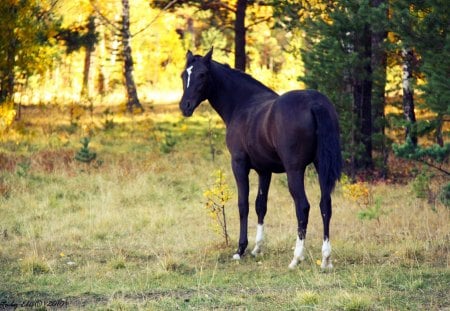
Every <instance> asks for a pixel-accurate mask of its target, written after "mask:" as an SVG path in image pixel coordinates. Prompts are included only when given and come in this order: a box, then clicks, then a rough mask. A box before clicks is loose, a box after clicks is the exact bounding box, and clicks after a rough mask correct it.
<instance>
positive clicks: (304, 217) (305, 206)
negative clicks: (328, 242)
mask: <svg viewBox="0 0 450 311" xmlns="http://www.w3.org/2000/svg"><path fill="white" fill-rule="evenodd" d="M286 173H287V177H288V186H289V191H290V193H291V195H292V197H293V199H294V203H295V212H296V215H297V223H298V235H297V242H296V244H295V250H294V258H293V259H292V261H291V263H290V264H289V268H291V269H293V268H295V267H296V266H297V264H298V262H299V261H300V260H303V259H304V258H305V255H304V244H305V237H306V227H307V226H308V217H309V208H310V205H309V202H308V199H307V198H306V193H305V185H304V175H305V170H304V169H302V170H292V171H287V172H286Z"/></svg>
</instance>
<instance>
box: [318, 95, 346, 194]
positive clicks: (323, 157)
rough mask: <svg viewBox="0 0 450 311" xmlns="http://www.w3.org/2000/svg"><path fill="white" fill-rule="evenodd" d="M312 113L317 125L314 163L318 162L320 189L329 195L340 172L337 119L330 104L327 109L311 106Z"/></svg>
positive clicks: (340, 160)
mask: <svg viewBox="0 0 450 311" xmlns="http://www.w3.org/2000/svg"><path fill="white" fill-rule="evenodd" d="M312 113H313V115H314V118H315V120H316V125H317V149H318V150H317V151H318V152H317V158H316V163H317V162H318V163H317V164H318V167H317V168H318V171H319V172H318V173H319V183H320V188H321V189H322V191H325V192H326V193H328V194H329V193H331V192H332V191H333V189H334V186H335V184H336V181H337V180H339V178H340V177H341V171H342V155H341V146H340V142H339V124H338V118H337V114H336V112H335V110H334V108H333V106H332V105H331V104H330V106H329V107H326V106H325V105H324V104H316V105H313V107H312Z"/></svg>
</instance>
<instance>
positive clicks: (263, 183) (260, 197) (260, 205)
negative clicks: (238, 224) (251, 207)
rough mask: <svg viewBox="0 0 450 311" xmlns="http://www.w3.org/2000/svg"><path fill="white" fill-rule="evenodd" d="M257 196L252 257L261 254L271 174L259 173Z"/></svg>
mask: <svg viewBox="0 0 450 311" xmlns="http://www.w3.org/2000/svg"><path fill="white" fill-rule="evenodd" d="M258 176H259V187H258V194H257V195H256V202H255V208H256V214H257V215H258V226H257V227H256V238H255V248H254V249H253V250H252V255H253V256H256V255H258V254H259V253H260V252H261V246H262V244H263V239H264V217H265V216H266V212H267V195H268V193H269V186H270V180H271V178H272V174H271V173H260V172H258Z"/></svg>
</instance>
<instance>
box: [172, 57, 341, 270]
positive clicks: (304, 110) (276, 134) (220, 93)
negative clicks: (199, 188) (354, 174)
mask: <svg viewBox="0 0 450 311" xmlns="http://www.w3.org/2000/svg"><path fill="white" fill-rule="evenodd" d="M212 52H213V50H212V49H211V50H210V51H209V52H208V53H207V54H206V55H205V56H204V57H202V56H200V55H195V56H194V55H193V54H192V53H191V52H190V51H188V53H187V55H186V58H187V62H186V68H185V70H184V71H183V73H182V75H181V77H182V80H183V89H184V93H183V97H182V98H181V102H180V109H181V111H182V112H183V115H184V116H186V117H189V116H191V115H192V113H193V112H194V110H195V108H196V107H197V106H198V105H199V104H200V103H201V102H202V101H204V100H206V99H207V100H209V102H210V104H211V106H212V107H213V108H214V110H216V111H217V113H218V114H219V115H220V116H221V117H222V119H223V121H224V122H225V124H226V128H227V132H226V142H227V146H228V149H229V151H230V153H231V165H232V169H233V174H234V176H235V179H236V183H237V188H238V206H239V216H240V237H239V246H238V249H237V252H236V254H235V255H234V256H233V258H234V259H240V258H241V256H242V255H244V252H245V249H246V248H247V245H248V239H247V221H248V212H249V203H248V195H249V177H248V175H249V171H250V169H254V170H255V171H256V172H257V173H258V176H259V189H258V194H257V197H256V203H255V205H256V213H257V215H258V225H257V234H256V246H255V248H254V249H253V251H252V254H253V255H256V254H258V253H259V252H260V250H261V244H262V241H263V223H264V216H265V215H266V211H267V194H268V190H269V184H270V180H271V176H272V173H282V172H286V173H287V179H288V186H289V191H290V193H291V195H292V197H293V199H294V202H295V210H296V215H297V221H298V236H297V242H296V246H295V251H294V258H293V260H292V262H291V264H290V265H289V267H290V268H294V267H295V266H296V265H297V264H298V262H299V260H302V259H303V258H304V254H303V253H304V241H305V236H306V227H307V225H308V215H309V208H310V205H309V203H308V200H307V198H306V194H305V189H304V173H305V169H306V166H307V165H309V164H310V163H314V166H315V168H316V170H317V172H318V175H319V183H320V190H321V199H320V210H321V214H322V220H323V245H322V256H323V259H322V268H332V264H331V259H330V254H331V245H330V240H329V237H330V235H329V225H330V218H331V192H332V191H333V188H334V185H335V183H336V180H338V179H339V177H340V174H341V167H342V158H341V149H340V144H339V125H338V118H337V114H336V111H335V109H334V107H333V105H332V104H331V102H330V101H329V100H328V99H327V97H326V96H324V95H323V94H321V93H319V92H317V91H313V90H305V91H291V92H288V93H286V94H284V95H282V96H279V95H278V94H277V93H275V92H274V91H272V90H271V89H270V88H268V87H266V86H264V85H263V84H262V83H260V82H258V81H256V80H255V79H253V78H252V77H251V76H249V75H247V74H245V73H242V72H240V71H237V70H234V69H231V68H230V67H229V66H227V65H222V64H219V63H217V62H215V61H213V60H212Z"/></svg>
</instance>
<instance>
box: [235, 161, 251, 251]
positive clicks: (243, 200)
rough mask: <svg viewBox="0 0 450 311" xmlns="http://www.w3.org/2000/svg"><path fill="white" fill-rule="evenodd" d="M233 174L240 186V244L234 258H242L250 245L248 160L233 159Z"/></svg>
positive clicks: (238, 186)
mask: <svg viewBox="0 0 450 311" xmlns="http://www.w3.org/2000/svg"><path fill="white" fill-rule="evenodd" d="M232 168H233V174H234V177H235V179H236V184H237V188H238V207H239V219H240V233H239V246H238V249H237V251H236V254H234V255H233V259H237V260H239V259H241V257H242V256H243V255H244V253H245V249H246V248H247V245H248V238H247V226H248V209H249V208H248V193H249V183H248V174H249V171H250V168H249V165H248V162H247V161H246V160H243V159H233V160H232Z"/></svg>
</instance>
